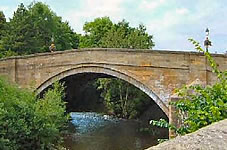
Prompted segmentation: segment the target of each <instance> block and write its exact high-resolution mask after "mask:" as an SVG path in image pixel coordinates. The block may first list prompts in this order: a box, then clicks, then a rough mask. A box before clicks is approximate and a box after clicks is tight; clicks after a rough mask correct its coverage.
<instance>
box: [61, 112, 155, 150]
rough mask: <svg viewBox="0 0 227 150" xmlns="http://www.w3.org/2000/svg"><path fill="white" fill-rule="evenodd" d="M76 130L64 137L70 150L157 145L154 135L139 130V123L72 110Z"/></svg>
mask: <svg viewBox="0 0 227 150" xmlns="http://www.w3.org/2000/svg"><path fill="white" fill-rule="evenodd" d="M71 117H72V121H71V123H72V125H73V127H74V129H75V130H70V131H71V134H70V135H68V136H67V137H66V138H65V147H66V148H68V149H70V150H142V149H144V148H148V147H150V146H153V145H156V144H157V136H156V135H150V134H148V133H142V132H139V129H140V128H141V122H139V121H135V120H122V119H116V118H112V117H110V116H108V115H102V114H98V113H94V112H73V113H71Z"/></svg>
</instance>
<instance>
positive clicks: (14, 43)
mask: <svg viewBox="0 0 227 150" xmlns="http://www.w3.org/2000/svg"><path fill="white" fill-rule="evenodd" d="M75 35H76V33H74V32H73V30H72V29H71V28H70V26H69V25H68V23H67V22H63V21H62V18H61V17H58V16H57V15H56V14H55V13H54V12H53V11H51V9H50V8H49V6H47V5H45V4H43V3H41V2H33V3H31V4H30V5H29V6H28V7H27V8H26V7H25V6H24V5H23V3H22V4H20V5H19V7H18V9H17V11H16V12H15V13H14V15H13V18H12V19H10V22H9V31H8V34H7V36H6V38H5V40H4V46H5V48H6V49H7V50H12V51H14V52H17V53H19V54H31V53H38V52H47V51H49V49H48V47H49V46H50V44H51V42H52V38H54V43H55V45H56V46H57V50H66V49H71V48H77V47H76V46H78V44H75V42H78V40H79V39H78V36H75Z"/></svg>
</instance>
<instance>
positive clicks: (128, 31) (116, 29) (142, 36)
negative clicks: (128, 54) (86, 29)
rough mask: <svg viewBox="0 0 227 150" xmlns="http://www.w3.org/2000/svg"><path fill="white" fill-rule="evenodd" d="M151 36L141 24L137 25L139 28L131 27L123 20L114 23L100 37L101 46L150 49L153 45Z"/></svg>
mask: <svg viewBox="0 0 227 150" xmlns="http://www.w3.org/2000/svg"><path fill="white" fill-rule="evenodd" d="M152 38H153V37H152V36H151V35H148V33H146V28H145V27H144V26H143V25H139V28H132V27H130V26H129V23H128V22H126V21H125V20H123V21H121V22H119V23H118V24H114V25H113V26H112V28H111V30H109V32H107V33H106V35H105V36H104V37H103V38H102V39H101V47H106V48H133V49H152V47H153V46H154V43H153V41H152Z"/></svg>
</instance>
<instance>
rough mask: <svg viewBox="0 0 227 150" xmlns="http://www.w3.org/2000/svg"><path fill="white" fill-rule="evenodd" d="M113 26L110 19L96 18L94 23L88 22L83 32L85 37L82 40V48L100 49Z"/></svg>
mask: <svg viewBox="0 0 227 150" xmlns="http://www.w3.org/2000/svg"><path fill="white" fill-rule="evenodd" d="M112 26H113V23H112V21H111V20H110V19H109V17H103V18H96V19H95V20H94V21H93V22H86V23H85V24H84V27H83V30H84V31H85V35H84V36H82V37H81V39H80V45H79V47H80V48H88V47H100V43H101V39H102V38H103V37H104V35H105V34H106V33H107V32H108V31H109V30H110V29H111V27H112Z"/></svg>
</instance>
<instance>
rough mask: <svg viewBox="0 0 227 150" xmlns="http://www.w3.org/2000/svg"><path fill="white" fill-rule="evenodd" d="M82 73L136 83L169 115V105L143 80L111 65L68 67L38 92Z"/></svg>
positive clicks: (136, 85)
mask: <svg viewBox="0 0 227 150" xmlns="http://www.w3.org/2000/svg"><path fill="white" fill-rule="evenodd" d="M80 73H102V74H106V75H110V76H113V77H116V78H119V79H122V80H124V81H127V82H128V83H130V84H132V85H134V86H135V87H137V88H138V89H140V90H141V91H143V92H144V93H146V94H147V95H148V96H149V97H150V98H152V99H153V100H154V102H155V103H156V104H157V105H158V106H159V107H160V108H161V110H162V111H163V112H164V113H165V114H166V116H167V117H168V107H167V106H166V105H165V103H164V102H163V101H162V100H161V99H160V98H159V97H158V96H157V95H156V94H155V93H154V92H153V91H152V90H151V89H150V88H148V87H147V86H146V85H145V84H143V83H142V82H140V81H138V80H136V79H135V78H133V77H131V76H130V75H128V74H127V73H124V72H122V71H119V70H116V69H113V68H109V67H106V66H105V67H103V66H92V65H82V66H77V67H74V68H71V69H68V70H66V71H63V72H60V73H58V74H56V75H55V76H52V77H50V78H49V79H47V80H46V81H44V82H43V83H42V84H41V85H40V86H39V87H38V88H37V89H36V92H37V93H38V94H39V93H41V92H42V91H43V90H45V89H46V88H47V87H48V86H50V85H52V84H53V83H54V82H55V81H59V80H61V79H63V78H65V77H68V76H71V75H76V74H80Z"/></svg>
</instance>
